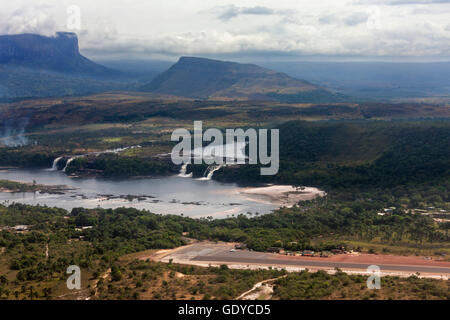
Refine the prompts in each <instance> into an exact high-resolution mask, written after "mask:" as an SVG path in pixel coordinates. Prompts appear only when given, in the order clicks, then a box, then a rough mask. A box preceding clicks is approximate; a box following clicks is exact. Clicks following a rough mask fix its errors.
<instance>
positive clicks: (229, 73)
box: [142, 57, 344, 102]
mask: <svg viewBox="0 0 450 320" xmlns="http://www.w3.org/2000/svg"><path fill="white" fill-rule="evenodd" d="M142 90H143V91H148V92H155V93H161V94H170V95H175V96H182V97H189V98H196V99H217V100H220V99H244V100H278V101H285V102H332V101H341V100H342V99H344V97H343V96H341V95H338V94H335V93H332V92H331V91H328V90H326V89H324V88H322V87H319V86H316V85H313V84H311V83H309V82H307V81H304V80H299V79H295V78H292V77H290V76H288V75H286V74H284V73H280V72H276V71H272V70H269V69H265V68H262V67H259V66H257V65H254V64H241V63H236V62H225V61H219V60H211V59H204V58H196V57H181V58H180V60H179V61H178V62H177V63H176V64H174V65H173V66H172V67H170V68H169V69H168V70H167V71H165V72H163V73H161V74H160V75H158V76H157V77H156V78H155V79H154V80H153V81H152V82H150V83H149V84H146V85H144V86H143V87H142Z"/></svg>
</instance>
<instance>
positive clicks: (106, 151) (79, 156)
mask: <svg viewBox="0 0 450 320" xmlns="http://www.w3.org/2000/svg"><path fill="white" fill-rule="evenodd" d="M135 148H141V146H140V145H137V146H130V147H124V148H117V149H112V150H105V151H98V152H91V153H87V154H82V155H78V156H73V157H71V158H69V160H67V162H66V165H65V166H64V168H63V169H62V171H63V172H66V169H67V166H68V165H69V164H70V163H71V162H72V161H73V160H75V159H77V158H81V157H85V156H89V155H94V156H98V155H101V154H105V153H120V152H122V151H125V150H129V149H135ZM62 158H64V157H58V158H56V159H55V160H53V165H52V167H51V168H50V169H48V170H49V171H57V170H58V163H59V161H60V160H61V159H62Z"/></svg>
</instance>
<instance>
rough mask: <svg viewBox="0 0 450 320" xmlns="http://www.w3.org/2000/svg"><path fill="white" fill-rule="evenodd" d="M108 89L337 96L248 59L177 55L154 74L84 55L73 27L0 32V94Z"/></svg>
mask: <svg viewBox="0 0 450 320" xmlns="http://www.w3.org/2000/svg"><path fill="white" fill-rule="evenodd" d="M152 78H154V79H153V81H150V80H151V79H152ZM149 79H150V80H149ZM114 90H129V91H132V90H138V91H145V92H151V93H157V94H167V95H171V96H180V97H186V98H195V99H217V100H221V99H233V100H241V99H242V100H276V101H284V102H334V101H342V100H343V97H342V96H341V95H338V94H335V93H333V92H331V91H328V90H326V89H324V88H322V87H319V86H316V85H313V84H311V83H309V82H306V81H304V80H299V79H295V78H293V77H290V76H288V75H286V74H284V73H280V72H275V71H272V70H269V69H265V68H262V67H259V66H256V65H253V64H240V63H235V62H224V61H218V60H211V59H204V58H193V57H182V58H180V60H179V61H178V62H177V63H176V64H174V65H173V66H171V67H170V68H169V69H168V70H167V71H165V72H162V73H161V74H159V75H157V76H156V77H155V74H154V73H153V74H152V73H151V72H150V73H149V74H148V75H147V76H146V75H144V74H142V73H139V72H124V71H118V70H115V69H113V68H108V67H105V66H103V65H100V64H98V63H95V62H93V61H91V60H89V59H87V58H86V57H84V56H83V55H81V54H80V51H79V47H78V38H77V35H76V34H75V33H69V32H58V33H57V34H56V35H55V36H53V37H46V36H42V35H36V34H19V35H4V36H0V100H5V99H6V100H11V99H21V98H32V97H52V96H67V95H85V94H90V93H97V92H104V91H114Z"/></svg>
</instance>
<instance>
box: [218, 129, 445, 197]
mask: <svg viewBox="0 0 450 320" xmlns="http://www.w3.org/2000/svg"><path fill="white" fill-rule="evenodd" d="M279 128H280V170H279V172H278V174H277V175H276V176H261V175H260V174H259V167H258V166H256V165H249V166H239V167H236V166H232V167H225V168H222V169H221V170H220V171H218V172H217V173H215V175H214V178H215V179H217V180H220V181H234V182H236V181H238V182H241V183H249V182H271V183H282V184H293V185H308V186H317V187H321V188H332V189H335V188H349V187H357V188H360V189H364V188H366V189H370V188H374V187H377V188H390V187H395V186H399V185H407V184H422V183H429V184H432V183H435V184H439V183H440V182H445V181H446V180H448V179H449V178H450V123H449V122H446V121H443V122H366V123H362V122H355V123H351V122H349V123H345V122H344V123H342V122H339V123H332V122H331V123H309V122H302V121H293V122H288V123H285V124H282V125H281V126H280V127H279Z"/></svg>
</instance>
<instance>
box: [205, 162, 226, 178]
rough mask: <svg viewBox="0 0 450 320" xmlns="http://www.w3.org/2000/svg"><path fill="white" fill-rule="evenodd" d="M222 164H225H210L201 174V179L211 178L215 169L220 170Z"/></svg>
mask: <svg viewBox="0 0 450 320" xmlns="http://www.w3.org/2000/svg"><path fill="white" fill-rule="evenodd" d="M224 166H225V165H224V164H219V165H210V166H209V167H208V168H207V169H206V171H205V173H204V174H203V178H201V180H211V179H212V177H213V175H214V172H216V171H217V170H220V169H221V168H223V167H224Z"/></svg>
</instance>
